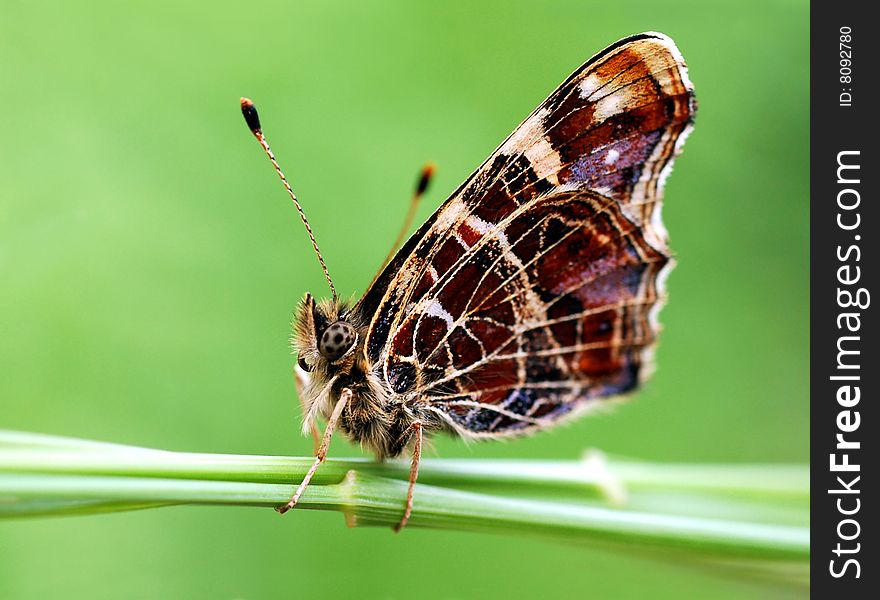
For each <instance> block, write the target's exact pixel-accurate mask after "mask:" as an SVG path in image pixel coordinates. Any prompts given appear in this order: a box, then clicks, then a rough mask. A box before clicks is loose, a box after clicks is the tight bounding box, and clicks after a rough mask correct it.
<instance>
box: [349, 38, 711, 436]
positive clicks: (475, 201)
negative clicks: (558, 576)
mask: <svg viewBox="0 0 880 600" xmlns="http://www.w3.org/2000/svg"><path fill="white" fill-rule="evenodd" d="M694 110H695V101H694V96H693V88H692V86H691V84H690V81H689V80H688V78H687V70H686V67H685V64H684V62H683V60H682V58H681V55H680V54H679V53H678V50H677V49H676V48H675V45H674V44H673V42H672V41H671V40H670V39H669V38H667V37H665V36H663V35H661V34H654V33H649V34H641V35H638V36H634V37H631V38H627V39H624V40H621V41H620V42H618V43H616V44H614V45H613V46H611V47H609V48H607V49H606V50H604V51H603V52H601V53H600V54H598V55H597V56H595V57H593V58H592V59H591V60H590V61H588V62H587V63H586V64H585V65H584V66H582V67H581V68H580V69H578V70H577V71H576V72H575V73H574V74H573V75H572V76H571V77H569V78H568V80H566V81H565V82H564V83H563V84H562V85H561V86H560V87H559V88H558V89H557V90H556V91H555V92H554V93H553V94H552V95H551V96H550V97H549V98H548V99H547V100H546V101H545V102H544V103H543V104H541V106H539V107H538V108H537V109H536V110H535V112H533V113H532V114H531V115H530V116H529V117H528V118H527V119H526V120H525V121H524V122H523V123H522V124H521V125H520V126H519V127H518V128H517V129H516V130H515V131H514V132H513V133H512V134H511V135H510V137H508V138H507V140H505V142H504V143H503V144H502V145H501V146H500V147H499V148H498V149H497V150H496V151H495V152H494V153H493V154H492V155H491V156H490V157H489V159H488V160H487V161H486V162H485V163H484V164H483V165H482V166H481V167H480V168H479V169H478V170H477V171H476V172H475V173H474V174H473V175H471V177H470V178H469V179H468V180H467V181H466V182H465V183H464V184H462V186H461V187H460V188H459V189H458V190H457V191H456V192H455V193H454V194H453V195H452V196H451V197H450V198H449V199H448V200H447V201H446V202H445V203H444V204H443V205H442V206H441V207H440V209H438V211H437V212H436V213H435V214H434V215H433V216H432V217H431V219H429V220H428V222H427V223H425V224H424V225H423V226H422V227H421V228H420V229H419V231H418V232H417V233H416V234H415V235H414V236H413V237H412V238H410V240H409V241H408V242H407V244H406V245H405V246H404V247H403V248H402V249H401V251H400V252H399V253H398V254H397V256H396V257H395V259H394V260H393V261H392V262H391V263H390V265H389V266H388V267H386V269H385V270H384V271H383V273H382V274H381V275H380V276H379V277H378V278H377V280H376V281H375V282H374V284H373V285H372V286H371V288H370V289H369V290H368V291H367V293H366V294H365V295H364V297H363V298H362V299H361V300H360V302H359V303H358V304H357V305H356V307H355V309H354V310H355V311H356V312H357V313H358V314H359V316H360V317H361V319H363V320H364V321H366V322H369V323H370V327H369V334H368V336H367V339H366V349H367V354H368V357H369V358H370V360H371V362H372V364H374V365H375V369H376V370H377V375H379V377H380V378H381V379H382V380H384V381H385V382H386V383H387V385H388V388H389V389H390V390H391V391H392V392H393V393H394V394H398V395H400V396H405V397H414V398H418V400H419V401H420V402H423V403H426V404H427V406H428V407H429V408H430V410H432V411H434V412H435V413H436V414H437V415H438V416H439V417H441V418H442V419H443V420H444V421H445V422H446V423H447V424H448V425H449V426H450V427H452V428H454V429H456V430H458V431H459V432H460V433H462V434H465V435H469V436H480V435H492V436H497V435H503V434H507V433H514V432H520V431H522V430H527V429H529V428H533V427H537V426H541V425H545V424H547V423H549V422H553V421H555V420H557V419H558V418H560V417H562V416H563V415H567V414H571V413H572V412H573V411H575V410H576V409H580V408H584V407H588V406H591V405H593V404H595V402H590V400H595V399H598V398H603V397H607V396H613V395H617V394H621V393H624V392H626V391H629V390H631V389H633V388H634V387H636V386H637V385H638V383H639V382H640V381H641V380H642V379H643V378H644V376H645V373H646V369H645V367H646V366H647V365H648V364H649V354H650V351H651V348H652V345H653V342H654V340H655V338H656V335H657V330H658V326H657V324H656V319H655V313H656V311H657V310H658V309H659V304H660V303H661V301H662V297H663V292H662V277H661V273H662V272H663V271H664V267H667V266H669V264H670V258H669V251H668V248H667V245H666V232H665V229H664V228H663V225H662V223H661V221H660V199H661V195H662V189H663V183H664V180H665V177H666V175H667V174H668V172H669V169H670V168H671V165H672V160H673V158H674V157H675V155H676V154H677V152H678V151H679V150H680V148H681V145H682V143H683V142H684V139H685V137H686V134H687V133H688V131H689V130H690V126H691V122H692V120H693V116H694Z"/></svg>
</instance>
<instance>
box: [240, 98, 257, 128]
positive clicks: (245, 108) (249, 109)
mask: <svg viewBox="0 0 880 600" xmlns="http://www.w3.org/2000/svg"><path fill="white" fill-rule="evenodd" d="M239 102H240V103H241V114H242V115H243V116H244V121H245V123H247V126H248V127H249V128H250V130H251V133H253V134H255V135H256V134H257V133H259V132H260V115H258V114H257V107H256V106H254V103H253V101H251V99H250V98H244V97H242V98H241V100H240V101H239Z"/></svg>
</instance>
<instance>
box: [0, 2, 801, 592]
mask: <svg viewBox="0 0 880 600" xmlns="http://www.w3.org/2000/svg"><path fill="white" fill-rule="evenodd" d="M808 28H809V21H808V9H807V3H805V2H799V1H796V0H790V1H779V0H777V1H770V2H768V1H767V0H754V1H740V2H737V3H730V4H721V3H718V4H717V5H716V4H715V3H700V2H694V1H682V2H678V1H669V2H664V3H659V2H658V3H652V2H633V1H616V2H584V1H578V2H557V3H536V2H535V3H533V2H510V1H505V2H497V3H472V2H448V3H424V4H416V3H405V2H399V3H398V2H370V3H360V2H324V3H311V2H310V3H301V2H282V1H275V2H247V3H244V2H236V3H233V2H225V1H224V2H213V3H201V4H192V5H190V4H187V3H183V2H180V1H174V2H168V1H165V0H151V1H150V2H143V1H140V0H138V1H134V2H124V3H123V2H109V1H108V2H69V3H65V2H40V1H34V0H31V1H27V2H24V1H20V0H4V2H3V17H2V19H0V89H2V91H3V93H2V97H0V132H2V143H0V427H2V428H10V429H22V430H28V431H35V432H46V433H55V434H63V435H70V436H77V437H86V438H94V439H99V440H108V441H115V442H122V443H128V444H137V445H144V446H150V447H157V448H167V449H173V450H192V451H206V452H231V453H261V454H262V453H266V454H269V453H281V454H293V455H304V454H308V453H310V449H311V444H310V441H309V440H308V439H307V438H303V437H301V436H300V435H299V433H298V429H299V409H298V406H297V402H296V398H295V395H294V386H293V381H292V379H291V375H290V370H291V366H292V362H293V361H292V358H291V356H290V354H289V348H288V343H287V337H288V332H289V322H290V319H291V311H292V309H293V307H294V306H295V304H296V303H297V301H298V300H299V299H300V297H301V296H302V294H303V293H304V292H306V291H312V292H314V293H316V294H318V295H324V294H326V284H325V283H324V281H323V278H322V275H321V271H320V269H319V267H318V265H317V263H316V261H315V259H314V257H313V255H312V252H311V249H310V245H309V242H308V240H307V237H306V235H305V233H304V231H303V229H302V225H301V224H300V223H299V219H298V217H297V215H296V213H295V211H294V210H293V207H292V206H291V205H290V202H289V200H288V199H287V197H286V196H285V194H284V192H283V190H282V189H281V187H280V186H279V184H278V181H277V179H276V177H275V175H274V174H273V173H272V171H271V168H270V166H269V164H268V162H267V161H266V159H265V157H264V156H262V155H261V153H260V151H259V148H258V146H257V144H256V143H255V142H254V140H253V138H252V137H251V135H250V134H249V133H248V131H247V129H246V128H245V126H244V124H243V122H242V120H241V116H240V114H239V111H238V98H239V96H241V95H248V96H251V97H252V98H254V99H255V101H256V102H257V104H258V106H259V107H260V110H261V114H262V117H263V124H264V126H265V128H266V130H267V133H268V135H269V139H270V140H271V141H272V143H273V147H274V149H275V151H276V153H277V154H278V157H279V159H280V160H281V162H282V164H283V165H284V166H285V169H286V170H287V172H288V175H289V176H290V178H291V180H292V183H293V186H294V188H295V190H296V191H297V193H298V195H299V196H300V198H301V200H302V201H303V204H304V205H305V207H306V210H307V211H308V213H309V216H310V219H311V222H312V225H313V227H314V229H315V231H316V235H317V237H318V240H319V242H320V243H321V244H322V248H323V251H324V254H325V257H326V259H327V262H328V264H329V267H330V270H331V272H332V273H333V274H334V278H335V282H336V285H337V287H338V288H339V289H340V291H341V293H343V294H346V295H347V294H352V295H357V294H360V293H361V292H362V291H363V290H364V288H365V286H366V285H367V284H368V282H369V281H370V279H371V278H372V276H373V274H374V272H375V270H376V269H377V267H378V265H379V263H380V262H381V260H382V258H383V257H384V256H385V253H386V252H387V250H388V246H389V244H390V243H391V241H392V239H393V237H394V235H395V233H396V231H397V228H398V226H399V224H400V222H401V220H402V218H403V214H404V212H405V209H406V203H407V198H408V197H409V194H410V191H411V189H412V185H413V183H414V181H415V178H416V175H417V172H418V169H419V167H420V166H421V164H422V163H423V162H424V161H426V160H429V159H430V160H434V161H436V162H437V164H438V165H439V174H438V177H437V179H436V181H435V185H434V186H433V188H432V190H431V192H430V193H429V196H428V198H427V201H426V202H425V204H424V206H423V207H422V208H421V209H420V214H419V219H420V220H422V219H424V218H427V216H428V215H429V214H430V213H431V211H433V210H434V208H436V207H437V206H438V205H439V204H440V203H441V201H442V200H443V199H444V198H445V196H446V195H447V194H448V193H450V192H451V191H452V190H453V189H454V188H455V187H456V186H457V185H458V184H459V183H460V182H461V181H462V180H463V179H464V178H465V177H466V176H467V175H468V174H469V173H470V172H471V170H473V169H474V168H475V167H476V166H477V165H479V164H480V163H481V162H482V161H483V159H484V158H485V157H486V156H487V155H488V154H489V152H491V150H492V149H493V148H495V146H496V145H497V144H498V143H499V142H500V141H501V140H502V139H503V138H504V137H505V136H506V135H507V134H508V133H510V131H511V130H512V128H513V127H514V126H515V125H516V124H517V123H519V121H520V120H521V119H522V118H523V117H524V116H525V115H526V114H528V113H529V112H530V111H531V110H532V109H533V108H534V107H535V106H536V105H537V104H538V103H539V102H540V101H542V100H543V99H544V98H545V97H546V96H547V95H548V94H549V93H550V92H551V91H552V90H553V89H554V88H555V87H556V85H558V84H559V83H560V82H561V81H562V80H563V79H565V78H566V77H567V76H568V75H569V73H570V72H572V71H573V70H574V69H575V68H577V67H578V66H579V65H580V64H581V63H582V62H584V61H585V60H586V59H588V58H589V57H590V56H591V55H593V54H594V53H596V52H598V51H599V50H601V49H602V48H604V47H605V46H606V45H608V44H610V43H612V42H614V41H615V40H617V39H619V38H621V37H624V36H626V35H629V34H633V33H637V32H641V31H645V30H657V31H662V32H664V33H666V34H668V35H670V36H671V37H672V38H673V39H675V40H676V42H677V44H678V46H679V48H680V49H681V51H682V53H683V54H684V56H685V59H686V60H687V62H688V65H689V67H690V74H691V78H692V80H693V81H694V83H695V86H696V91H697V97H698V101H699V104H700V108H699V112H698V116H697V125H696V130H695V132H694V133H693V135H692V136H691V137H690V139H689V141H688V143H687V146H686V148H685V152H684V154H683V155H682V156H681V157H680V159H679V160H678V163H677V165H676V169H675V172H674V173H673V176H672V177H671V178H670V179H669V184H668V187H667V193H666V200H667V204H666V210H665V212H664V215H665V219H666V223H667V226H668V228H669V230H670V233H671V241H672V246H673V249H674V250H675V251H676V252H677V254H678V259H679V265H678V267H677V268H676V270H675V271H674V272H673V274H672V276H671V278H670V281H669V288H670V295H671V298H670V302H669V304H668V305H667V307H666V309H665V310H664V312H663V313H662V321H663V323H664V325H665V331H664V334H663V336H662V338H661V347H660V349H659V351H658V367H659V368H658V371H657V373H656V375H655V377H654V378H653V379H652V380H651V382H650V384H649V385H648V386H647V387H646V389H645V390H644V391H643V392H642V393H640V394H639V395H638V397H637V399H635V400H633V401H632V402H630V403H627V404H624V405H621V406H619V407H617V408H616V409H615V410H613V411H610V412H608V413H606V414H602V415H599V416H595V417H592V418H585V419H582V420H580V421H578V422H576V423H573V424H571V425H569V426H567V427H563V428H561V429H560V430H558V431H552V432H548V433H545V434H542V435H538V436H535V437H532V438H529V439H524V440H519V441H514V442H510V443H485V444H478V445H472V446H466V445H464V444H462V443H459V442H456V441H454V440H450V439H446V438H443V439H438V440H437V441H436V444H435V445H434V450H432V451H429V452H428V456H429V457H430V456H432V455H437V456H442V457H516V458H560V459H573V458H577V457H579V456H580V455H581V453H582V452H583V450H584V449H585V448H587V447H598V448H601V449H603V450H605V451H607V452H609V453H615V454H620V455H625V456H632V457H637V458H643V459H648V460H663V461H666V460H669V461H730V462H740V461H744V462H747V461H760V462H777V461H785V462H790V461H794V462H806V461H807V460H808V441H807V431H808V409H807V406H808V404H807V398H808V388H807V377H806V372H807V368H808V340H809V331H808V326H807V316H808V306H809V302H808V182H807V173H808V172H807V157H808V111H809V104H808V85H809V71H808V52H809V46H808V37H807V35H808ZM332 455H335V456H357V455H359V451H358V450H357V449H356V448H353V447H351V446H349V445H348V444H347V443H346V442H345V441H344V440H343V438H339V439H338V440H336V442H335V444H334V446H333V448H332ZM645 590H650V593H651V596H652V597H655V598H660V597H669V598H679V597H711V598H740V597H778V596H784V595H785V594H787V593H790V592H786V591H785V590H781V589H774V588H760V587H757V586H756V584H754V583H748V582H743V581H737V580H735V579H732V578H727V577H720V576H717V575H714V574H712V573H708V572H705V571H698V570H696V569H694V568H691V567H690V566H688V565H686V564H658V563H656V562H649V561H647V560H644V559H640V558H638V557H633V556H626V555H624V554H606V553H601V552H597V551H588V550H582V549H578V548H570V547H564V546H557V545H553V544H549V543H543V542H538V541H535V540H518V539H514V538H506V537H500V536H498V537H496V536H488V535H478V534H470V533H451V532H434V531H419V530H415V529H412V530H407V531H405V532H404V533H403V534H402V535H399V536H395V535H393V534H392V533H391V532H390V531H385V530H348V529H346V528H345V526H344V523H343V519H342V516H341V515H338V514H330V513H305V512H303V513H292V514H290V515H288V516H287V517H285V518H284V519H281V518H279V517H278V516H277V515H275V514H274V513H272V512H271V511H268V510H255V509H241V508H172V509H163V510H150V511H145V512H140V513H128V514H125V513H123V514H116V515H109V516H98V517H84V518H67V519H46V520H34V521H21V522H4V523H0V597H2V598H44V597H59V596H61V595H63V596H64V597H66V598H70V599H74V598H114V597H128V598H148V597H150V598H153V597H162V598H271V597H283V596H296V597H316V596H319V595H320V596H323V597H336V596H339V597H346V596H347V597H365V598H366V597H377V598H413V597H416V598H423V597H424V598H464V597H487V598H489V597H529V596H531V597H534V596H537V595H539V594H540V595H541V596H543V597H548V598H550V597H637V596H643V595H644V593H645Z"/></svg>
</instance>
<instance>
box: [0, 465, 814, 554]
mask: <svg viewBox="0 0 880 600" xmlns="http://www.w3.org/2000/svg"><path fill="white" fill-rule="evenodd" d="M294 489H295V487H294V486H292V485H282V484H268V483H252V482H233V481H204V480H201V481H200V480H186V479H158V478H137V477H99V476H75V475H22V474H16V475H5V474H4V475H0V492H2V494H3V495H4V496H7V497H9V496H12V497H17V498H21V499H24V500H54V501H59V500H92V501H105V502H108V501H109V502H124V503H138V504H143V503H163V504H164V503H176V504H180V503H182V504H231V505H246V506H266V507H271V506H278V505H279V504H283V503H284V502H285V501H287V499H288V498H289V497H290V495H291V493H292V492H293V490H294ZM405 496H406V483H405V482H403V481H398V480H392V479H386V478H383V477H375V476H372V475H366V474H363V473H358V472H357V471H349V473H348V474H347V475H346V477H345V478H344V479H343V480H342V481H341V482H340V483H336V484H332V485H315V486H310V487H309V488H308V489H307V490H306V493H305V494H304V495H303V497H302V500H301V501H300V505H299V506H300V508H304V509H321V510H336V511H340V512H342V513H344V514H345V515H346V517H347V518H348V520H349V522H352V519H353V520H354V523H358V524H370V525H386V526H391V525H394V524H395V523H396V522H397V521H398V520H399V519H400V516H401V514H402V511H403V502H402V500H403V498H405ZM410 525H411V526H413V527H431V528H444V529H466V530H472V531H473V530H478V531H504V532H515V533H524V534H536V535H541V536H546V537H551V538H558V539H565V540H570V541H579V540H580V541H594V542H618V543H626V544H630V545H642V546H655V547H663V548H666V549H690V550H699V551H700V552H704V553H709V554H717V555H721V556H730V557H750V558H775V559H789V560H791V559H805V558H806V557H808V555H809V539H808V538H809V536H808V535H807V532H806V530H804V529H803V528H799V527H789V526H773V525H764V524H755V523H742V522H727V521H720V520H713V519H698V518H692V517H682V516H676V515H659V514H649V513H637V512H629V511H620V510H615V509H610V508H601V507H594V506H577V505H570V504H565V503H558V502H547V501H534V500H519V499H511V498H499V497H494V496H489V495H485V494H474V493H471V492H462V491H458V490H447V489H444V488H438V487H435V486H429V485H420V486H419V489H418V510H416V511H415V512H414V513H413V517H412V520H411V521H410Z"/></svg>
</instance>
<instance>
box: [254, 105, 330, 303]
mask: <svg viewBox="0 0 880 600" xmlns="http://www.w3.org/2000/svg"><path fill="white" fill-rule="evenodd" d="M241 114H242V115H244V120H245V122H246V123H247V126H248V127H249V128H250V130H251V133H253V134H254V137H255V138H257V141H258V142H260V146H262V147H263V150H264V151H265V152H266V156H268V157H269V160H271V161H272V166H273V167H275V172H276V173H278V177H280V178H281V183H283V184H284V188H285V189H286V190H287V193H288V194H290V199H291V200H293V204H294V206H296V210H297V211H298V212H299V216H300V218H301V219H302V222H303V225H305V226H306V232H308V234H309V239H310V240H312V247H313V248H314V249H315V254H317V255H318V262H319V263H321V268H322V269H323V270H324V277H326V278H327V283H328V284H330V291H331V292H332V293H333V299H334V300H336V299H337V298H338V296H337V294H336V288H335V287H334V286H333V280H332V279H330V271H328V270H327V263H325V262H324V257H323V256H322V255H321V250H320V249H318V242H317V241H316V240H315V234H314V233H312V227H311V225H309V220H308V219H307V218H306V213H305V211H303V207H302V205H301V204H300V203H299V200H297V198H296V194H294V193H293V189H291V187H290V183H288V181H287V177H285V176H284V172H283V171H282V170H281V167H280V166H278V161H277V160H275V154H273V153H272V149H271V148H270V147H269V141H268V140H267V139H266V136H265V135H264V134H263V130H262V128H261V127H260V116H259V115H258V114H257V107H255V106H254V103H253V102H251V101H250V100H249V99H248V98H242V99H241Z"/></svg>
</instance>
